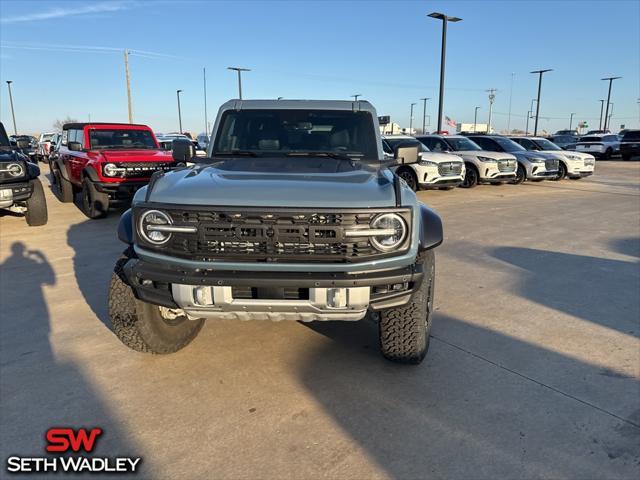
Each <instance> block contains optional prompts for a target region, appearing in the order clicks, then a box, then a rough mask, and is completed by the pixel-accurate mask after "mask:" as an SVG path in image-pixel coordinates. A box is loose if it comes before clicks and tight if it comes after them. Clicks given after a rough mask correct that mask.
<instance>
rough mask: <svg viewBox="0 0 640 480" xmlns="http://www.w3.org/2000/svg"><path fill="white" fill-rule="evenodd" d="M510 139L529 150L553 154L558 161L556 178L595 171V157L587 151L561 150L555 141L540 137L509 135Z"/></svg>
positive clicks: (585, 174) (581, 176) (588, 173)
mask: <svg viewBox="0 0 640 480" xmlns="http://www.w3.org/2000/svg"><path fill="white" fill-rule="evenodd" d="M511 140H513V141H514V142H516V143H519V144H520V145H522V146H523V147H524V148H526V149H527V150H529V151H538V152H540V151H542V152H545V153H550V154H552V155H555V156H556V157H557V158H558V160H559V161H560V163H559V164H558V176H557V177H556V180H562V179H563V178H565V177H569V178H570V179H572V180H577V179H580V178H583V177H588V176H589V175H593V172H594V171H595V168H596V159H595V158H594V156H593V155H589V154H588V153H582V152H572V151H567V150H563V149H561V148H560V147H559V146H558V145H556V144H555V143H553V142H551V141H549V140H547V139H546V138H542V137H511Z"/></svg>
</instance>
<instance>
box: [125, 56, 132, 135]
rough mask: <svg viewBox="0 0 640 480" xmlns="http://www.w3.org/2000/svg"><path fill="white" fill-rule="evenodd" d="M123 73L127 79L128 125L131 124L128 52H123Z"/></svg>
mask: <svg viewBox="0 0 640 480" xmlns="http://www.w3.org/2000/svg"><path fill="white" fill-rule="evenodd" d="M124 72H125V77H126V79H127V106H128V108H129V123H133V110H132V109H131V77H129V50H127V49H125V51H124Z"/></svg>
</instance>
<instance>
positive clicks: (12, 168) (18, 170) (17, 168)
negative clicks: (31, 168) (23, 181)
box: [6, 163, 24, 178]
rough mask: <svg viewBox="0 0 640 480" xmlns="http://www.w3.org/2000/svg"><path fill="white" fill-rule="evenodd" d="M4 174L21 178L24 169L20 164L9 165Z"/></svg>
mask: <svg viewBox="0 0 640 480" xmlns="http://www.w3.org/2000/svg"><path fill="white" fill-rule="evenodd" d="M6 172H7V173H8V174H9V175H11V176H12V177H14V178H18V177H22V176H23V175H24V167H23V166H22V165H21V164H20V163H10V164H9V165H7V170H6Z"/></svg>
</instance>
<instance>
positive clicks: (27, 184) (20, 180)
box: [0, 123, 47, 227]
mask: <svg viewBox="0 0 640 480" xmlns="http://www.w3.org/2000/svg"><path fill="white" fill-rule="evenodd" d="M23 143H27V145H23ZM27 147H28V140H22V139H19V138H18V139H17V140H16V146H12V145H11V142H10V141H9V137H8V136H7V132H6V130H5V129H4V125H3V124H2V123H0V208H10V209H11V210H13V211H17V212H21V213H24V216H25V219H26V220H27V224H29V226H31V227H36V226H39V225H44V224H46V223H47V202H46V200H45V197H44V190H43V188H42V183H40V179H39V178H38V176H39V175H40V168H38V166H37V165H36V164H35V163H33V162H31V161H30V160H29V157H28V156H27V155H25V154H24V153H23V149H24V148H27Z"/></svg>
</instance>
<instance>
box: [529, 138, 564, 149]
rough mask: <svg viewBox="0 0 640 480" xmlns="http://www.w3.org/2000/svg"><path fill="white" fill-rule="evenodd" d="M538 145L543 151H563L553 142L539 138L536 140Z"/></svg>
mask: <svg viewBox="0 0 640 480" xmlns="http://www.w3.org/2000/svg"><path fill="white" fill-rule="evenodd" d="M534 142H535V143H536V145H538V146H539V147H540V148H541V149H542V150H562V149H561V148H560V147H559V146H558V145H556V144H555V143H553V142H550V141H549V140H547V139H546V138H537V139H535V140H534Z"/></svg>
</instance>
